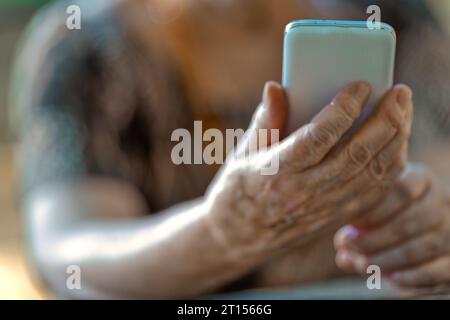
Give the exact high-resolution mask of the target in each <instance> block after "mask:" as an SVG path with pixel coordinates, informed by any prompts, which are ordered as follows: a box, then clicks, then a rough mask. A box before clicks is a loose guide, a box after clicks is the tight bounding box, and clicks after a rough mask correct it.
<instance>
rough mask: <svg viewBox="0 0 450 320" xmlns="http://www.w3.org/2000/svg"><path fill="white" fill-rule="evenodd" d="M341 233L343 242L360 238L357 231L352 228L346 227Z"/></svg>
mask: <svg viewBox="0 0 450 320" xmlns="http://www.w3.org/2000/svg"><path fill="white" fill-rule="evenodd" d="M341 232H342V233H343V237H344V240H350V241H353V240H356V239H358V237H359V236H360V232H359V231H358V229H356V228H355V227H352V226H346V227H344V228H342V229H341Z"/></svg>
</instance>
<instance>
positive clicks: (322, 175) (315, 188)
mask: <svg viewBox="0 0 450 320" xmlns="http://www.w3.org/2000/svg"><path fill="white" fill-rule="evenodd" d="M369 95H370V88H369V87H368V86H367V85H366V84H364V83H361V82H359V83H354V84H351V85H349V86H348V87H346V88H345V89H343V90H342V91H341V92H340V93H339V94H338V95H337V96H336V97H335V98H334V100H333V101H332V102H331V103H330V104H329V105H328V106H326V107H325V108H324V109H323V110H322V111H321V112H320V113H319V114H318V115H317V116H316V117H315V118H314V119H313V120H312V121H311V123H309V124H307V125H305V126H303V127H301V128H300V129H298V130H297V131H296V132H294V133H292V134H291V135H289V136H288V137H286V138H285V139H284V140H282V141H281V143H280V144H277V145H273V146H271V148H269V149H268V150H267V151H266V152H260V153H257V154H256V155H253V156H251V157H250V158H249V157H245V158H243V157H239V156H238V159H237V160H236V161H232V162H230V163H229V164H228V165H226V166H225V167H224V169H223V171H222V172H221V174H220V175H219V176H218V179H217V180H216V182H215V183H213V185H212V187H211V189H210V192H209V193H208V198H207V199H208V200H207V203H208V204H209V209H208V211H209V212H212V214H211V215H210V218H211V225H212V226H213V227H214V228H213V230H215V233H216V235H217V238H218V239H221V241H223V242H224V243H225V244H226V245H227V246H228V248H230V250H231V251H232V252H234V253H236V255H237V256H238V257H241V258H243V259H245V258H248V257H251V256H252V254H248V253H255V252H256V253H260V252H261V251H263V252H264V250H271V251H273V249H274V248H282V247H285V246H286V245H288V244H289V243H291V242H293V241H302V240H305V239H307V238H309V237H310V236H313V235H316V234H317V233H318V232H320V231H322V230H324V229H325V228H327V227H330V226H332V225H336V224H340V225H343V224H344V222H346V221H348V219H349V218H350V217H352V216H354V215H355V214H357V213H359V212H362V211H365V210H367V209H368V208H370V207H371V206H373V205H374V204H376V203H377V202H379V201H381V199H382V197H383V196H384V195H385V193H386V191H388V190H389V187H390V186H391V184H392V181H393V180H394V179H396V178H397V176H398V174H399V173H400V172H401V171H402V170H403V168H404V166H405V164H406V149H407V148H406V146H407V141H408V137H409V133H410V128H411V123H412V109H413V106H412V93H411V90H410V89H409V88H408V87H406V86H404V85H398V86H395V87H394V88H392V90H390V91H389V92H388V93H387V94H386V96H385V97H384V98H383V100H382V101H381V103H380V104H379V106H378V108H377V111H376V112H375V113H374V114H373V115H372V116H371V117H370V118H369V119H368V120H367V121H366V122H365V123H364V124H363V125H362V126H361V127H360V128H359V129H357V130H356V132H354V133H353V134H352V135H351V136H350V137H348V138H347V137H346V138H343V137H344V134H345V133H346V132H347V131H348V129H350V128H351V127H352V125H353V124H354V123H355V121H356V120H357V119H358V117H359V116H360V114H361V111H362V109H363V107H364V105H365V103H366V101H367V99H368V97H369ZM286 109H287V101H286V98H285V95H284V92H283V90H282V88H281V87H280V86H279V85H277V84H275V83H269V84H268V85H267V86H266V89H265V93H264V100H263V103H262V105H261V107H260V108H259V110H258V111H257V113H256V115H255V117H254V119H253V122H252V125H251V126H250V129H249V131H248V133H247V138H246V139H245V141H244V142H243V146H241V148H240V153H242V149H244V150H245V149H246V148H247V146H248V145H249V141H251V137H252V135H254V134H255V129H256V130H257V129H273V128H278V129H280V130H281V132H283V129H284V125H285V123H286V113H287V110H286ZM274 157H277V158H279V164H280V165H279V172H278V173H277V174H275V175H262V174H261V168H263V167H268V166H269V163H271V162H272V161H273V159H274ZM226 252H229V251H226Z"/></svg>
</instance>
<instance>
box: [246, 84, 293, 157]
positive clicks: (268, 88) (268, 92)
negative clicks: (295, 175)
mask: <svg viewBox="0 0 450 320" xmlns="http://www.w3.org/2000/svg"><path fill="white" fill-rule="evenodd" d="M287 115H288V102H287V98H286V94H285V91H284V89H283V87H282V86H281V85H280V84H278V83H277V82H274V81H269V82H267V83H266V85H265V86H264V92H263V97H262V102H261V103H260V105H259V106H258V108H257V109H256V111H255V113H254V114H253V117H252V120H251V122H250V126H249V128H248V129H247V131H246V133H245V136H244V138H243V139H242V142H241V144H240V146H239V148H238V154H239V155H242V154H243V153H244V152H248V151H249V150H250V149H252V148H251V147H253V148H254V147H255V146H254V144H256V147H257V148H258V149H262V148H266V147H268V146H270V145H271V144H272V143H274V142H277V141H272V138H273V137H272V134H271V133H272V131H273V130H278V140H281V139H282V138H283V135H284V131H285V128H286V124H287ZM252 144H253V145H252Z"/></svg>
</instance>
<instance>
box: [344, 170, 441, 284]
mask: <svg viewBox="0 0 450 320" xmlns="http://www.w3.org/2000/svg"><path fill="white" fill-rule="evenodd" d="M335 246H336V248H337V250H338V253H337V256H336V262H337V264H338V266H340V267H341V268H343V269H344V270H347V271H354V272H359V273H362V274H365V271H366V267H367V266H368V265H378V266H379V267H380V268H381V271H382V273H383V274H384V275H385V276H386V279H387V280H388V281H390V282H391V283H392V284H393V285H394V286H395V287H399V288H401V289H416V290H417V289H423V290H425V291H428V290H431V291H440V290H441V289H444V290H445V289H448V287H449V283H450V192H449V190H448V187H447V186H445V185H444V184H443V183H441V181H439V178H438V177H436V176H435V175H434V174H433V173H432V172H431V171H430V170H429V169H427V168H426V167H424V166H421V165H415V164H410V165H408V167H407V168H406V170H405V171H404V173H403V174H402V175H401V176H400V177H399V179H398V181H397V182H396V184H395V188H394V191H393V192H391V193H389V195H387V196H386V198H385V199H384V200H383V201H382V202H381V203H380V204H379V205H378V206H376V207H375V208H373V209H372V210H370V211H369V212H368V213H367V214H366V215H364V216H361V217H358V218H356V219H355V220H354V221H352V222H351V225H348V226H345V227H343V228H342V229H341V230H340V231H339V232H338V233H337V234H336V237H335Z"/></svg>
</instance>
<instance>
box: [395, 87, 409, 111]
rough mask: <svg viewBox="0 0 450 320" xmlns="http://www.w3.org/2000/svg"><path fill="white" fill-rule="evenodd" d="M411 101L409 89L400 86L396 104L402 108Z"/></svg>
mask: <svg viewBox="0 0 450 320" xmlns="http://www.w3.org/2000/svg"><path fill="white" fill-rule="evenodd" d="M411 99H412V92H411V89H409V88H408V87H404V86H402V87H401V88H400V90H399V91H398V93H397V102H398V104H399V105H400V106H401V107H402V108H404V107H406V106H407V105H408V103H410V101H411Z"/></svg>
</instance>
